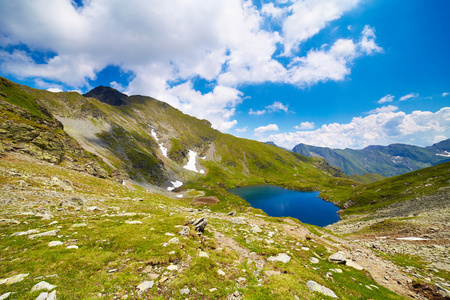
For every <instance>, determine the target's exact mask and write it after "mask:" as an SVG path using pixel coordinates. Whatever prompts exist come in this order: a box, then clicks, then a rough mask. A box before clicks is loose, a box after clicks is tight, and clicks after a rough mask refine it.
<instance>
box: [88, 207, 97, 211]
mask: <svg viewBox="0 0 450 300" xmlns="http://www.w3.org/2000/svg"><path fill="white" fill-rule="evenodd" d="M86 209H87V210H88V211H96V210H100V208H98V206H88V207H86Z"/></svg>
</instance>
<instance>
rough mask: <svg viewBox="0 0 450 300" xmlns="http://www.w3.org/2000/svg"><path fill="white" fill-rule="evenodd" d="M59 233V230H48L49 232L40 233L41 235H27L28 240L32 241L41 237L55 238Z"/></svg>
mask: <svg viewBox="0 0 450 300" xmlns="http://www.w3.org/2000/svg"><path fill="white" fill-rule="evenodd" d="M58 232H59V229H55V230H50V231H46V232H42V233H38V234H32V235H29V236H28V238H29V239H34V238H37V237H42V236H56V235H57V234H58Z"/></svg>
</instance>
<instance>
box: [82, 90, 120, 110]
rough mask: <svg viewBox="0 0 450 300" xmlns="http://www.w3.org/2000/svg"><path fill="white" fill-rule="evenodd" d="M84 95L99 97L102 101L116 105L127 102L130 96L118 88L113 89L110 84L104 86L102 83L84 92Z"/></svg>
mask: <svg viewBox="0 0 450 300" xmlns="http://www.w3.org/2000/svg"><path fill="white" fill-rule="evenodd" d="M83 96H84V97H92V98H95V99H97V100H98V101H100V102H103V103H106V104H109V105H114V106H121V105H126V104H127V99H128V96H127V95H125V94H123V93H121V92H119V91H118V90H116V89H113V88H112V87H109V86H103V85H100V86H98V87H96V88H94V89H93V90H90V91H89V92H87V93H86V94H83Z"/></svg>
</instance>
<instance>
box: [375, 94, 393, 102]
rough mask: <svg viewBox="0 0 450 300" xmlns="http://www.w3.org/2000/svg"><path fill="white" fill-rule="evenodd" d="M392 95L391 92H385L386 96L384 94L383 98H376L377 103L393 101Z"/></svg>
mask: <svg viewBox="0 0 450 300" xmlns="http://www.w3.org/2000/svg"><path fill="white" fill-rule="evenodd" d="M394 98H395V97H394V96H392V95H391V94H387V95H386V96H384V97H383V98H381V99H380V100H378V103H380V104H382V103H386V102H392V101H394Z"/></svg>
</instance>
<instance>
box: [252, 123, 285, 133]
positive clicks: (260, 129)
mask: <svg viewBox="0 0 450 300" xmlns="http://www.w3.org/2000/svg"><path fill="white" fill-rule="evenodd" d="M279 130H280V129H279V128H278V125H277V124H269V125H267V126H260V127H258V128H255V135H262V134H264V133H265V132H268V131H279Z"/></svg>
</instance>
